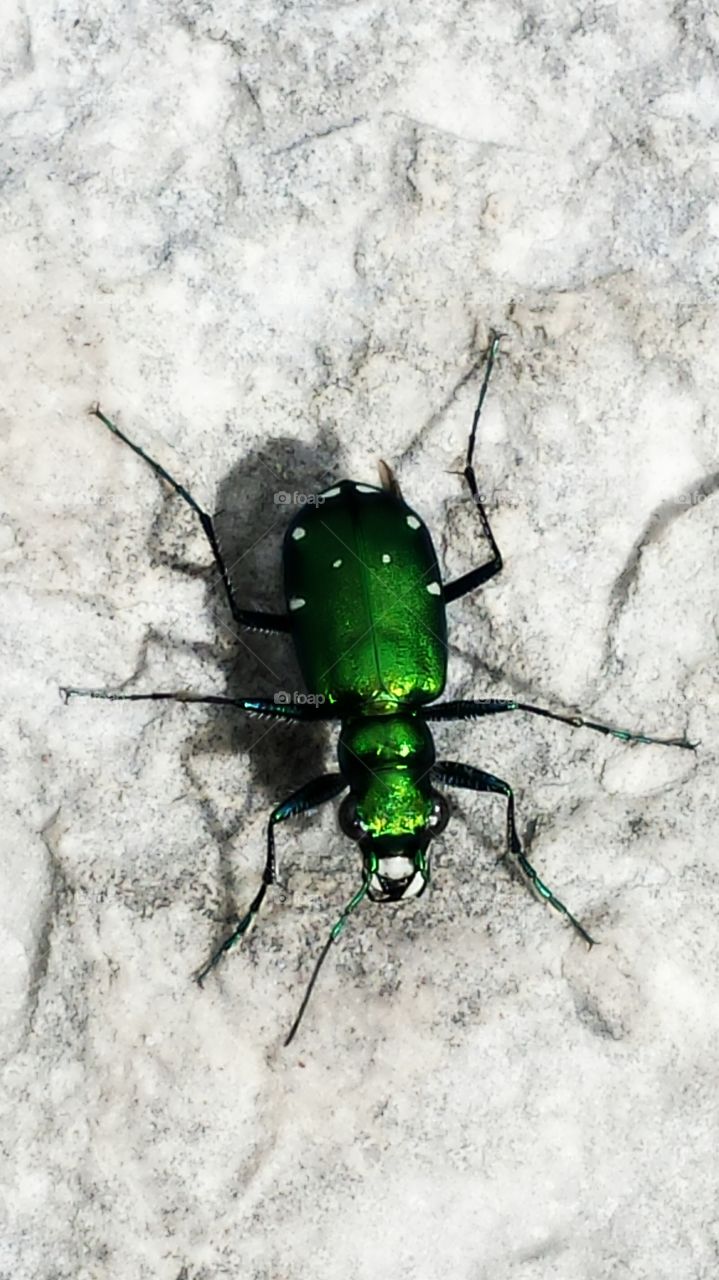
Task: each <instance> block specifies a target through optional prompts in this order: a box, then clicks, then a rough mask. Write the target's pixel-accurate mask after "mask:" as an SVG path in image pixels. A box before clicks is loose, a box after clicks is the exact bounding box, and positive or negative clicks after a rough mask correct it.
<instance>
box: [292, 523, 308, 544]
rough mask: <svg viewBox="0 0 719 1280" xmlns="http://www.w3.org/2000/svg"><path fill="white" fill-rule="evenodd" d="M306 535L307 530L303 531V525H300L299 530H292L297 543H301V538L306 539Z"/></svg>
mask: <svg viewBox="0 0 719 1280" xmlns="http://www.w3.org/2000/svg"><path fill="white" fill-rule="evenodd" d="M306 533H307V530H306V529H303V528H302V525H301V524H298V526H297V528H296V529H293V530H292V537H293V538H294V540H295V542H299V540H300V538H304V536H305V534H306Z"/></svg>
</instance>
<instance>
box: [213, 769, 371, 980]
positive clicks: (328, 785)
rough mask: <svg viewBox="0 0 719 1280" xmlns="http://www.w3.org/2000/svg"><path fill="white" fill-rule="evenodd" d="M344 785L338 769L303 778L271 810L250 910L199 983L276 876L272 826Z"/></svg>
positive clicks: (249, 922) (230, 944) (244, 927)
mask: <svg viewBox="0 0 719 1280" xmlns="http://www.w3.org/2000/svg"><path fill="white" fill-rule="evenodd" d="M346 787H347V782H346V780H345V779H344V778H343V776H342V774H341V773H324V774H322V775H321V777H319V778H313V779H312V780H311V781H310V782H306V783H305V784H304V786H303V787H300V789H299V791H293V793H292V795H291V796H288V797H287V799H286V800H283V801H282V803H281V804H278V805H277V806H276V808H274V809H273V810H272V812H271V814H270V817H269V821H268V823H267V856H266V858H265V867H264V871H263V872H262V883H261V884H260V887H259V889H258V891H257V893H256V894H255V897H254V898H253V900H252V902H251V903H250V907H249V910H248V911H247V912H246V913H245V915H244V916H243V917H242V919H241V920H239V921H238V923H237V927H236V928H235V929H233V931H232V933H231V934H230V935H229V937H227V938H225V941H224V942H223V943H222V945H221V946H219V947H218V948H217V950H216V951H215V952H214V953H213V955H212V956H211V957H210V959H209V960H208V962H207V964H206V965H204V967H203V968H202V969H200V971H199V973H197V974H196V975H195V978H196V981H197V982H199V984H200V986H202V982H203V979H204V978H206V977H207V975H208V973H209V972H210V971H211V970H212V969H214V967H215V965H216V964H217V963H218V962H219V961H220V960H221V959H222V956H223V955H224V954H225V952H226V951H229V950H230V947H233V946H234V945H235V943H236V942H238V941H239V939H240V938H241V937H242V936H243V935H244V934H245V933H247V931H248V929H250V928H251V926H252V925H253V923H254V920H255V917H256V915H257V913H258V911H259V909H260V907H261V906H262V903H263V900H264V897H265V894H266V892H267V888H268V886H269V885H271V884H274V883H275V880H276V870H277V868H276V860H275V837H274V828H275V825H276V824H277V823H278V822H284V821H285V819H286V818H294V817H296V816H297V814H300V813H306V812H307V810H308V809H314V808H316V807H317V805H320V804H325V803H326V801H327V800H333V799H334V798H335V796H338V795H339V794H340V792H342V791H344V790H345V789H346Z"/></svg>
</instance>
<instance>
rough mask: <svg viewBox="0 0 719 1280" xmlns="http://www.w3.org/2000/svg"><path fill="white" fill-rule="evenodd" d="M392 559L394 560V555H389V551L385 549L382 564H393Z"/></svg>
mask: <svg viewBox="0 0 719 1280" xmlns="http://www.w3.org/2000/svg"><path fill="white" fill-rule="evenodd" d="M391 561H392V557H391V556H388V555H387V552H386V551H385V553H384V555H383V556H382V564H391Z"/></svg>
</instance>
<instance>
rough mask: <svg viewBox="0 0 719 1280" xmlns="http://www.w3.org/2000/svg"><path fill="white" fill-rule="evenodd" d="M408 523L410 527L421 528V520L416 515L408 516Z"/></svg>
mask: <svg viewBox="0 0 719 1280" xmlns="http://www.w3.org/2000/svg"><path fill="white" fill-rule="evenodd" d="M407 524H408V525H409V527H410V529H419V520H418V519H417V517H416V516H407Z"/></svg>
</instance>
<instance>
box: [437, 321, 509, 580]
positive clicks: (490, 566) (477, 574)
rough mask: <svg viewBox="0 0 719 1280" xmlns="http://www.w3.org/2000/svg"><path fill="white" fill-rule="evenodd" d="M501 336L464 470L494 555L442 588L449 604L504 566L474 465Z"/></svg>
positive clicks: (495, 339)
mask: <svg viewBox="0 0 719 1280" xmlns="http://www.w3.org/2000/svg"><path fill="white" fill-rule="evenodd" d="M501 337H502V334H501V333H493V334H492V337H491V340H490V344H489V351H488V353H487V363H486V365H485V370H484V379H483V381H482V386H481V388H480V392H479V400H478V401H477V408H476V409H475V411H474V417H473V419H472V427H471V430H470V433H469V443H468V445H467V457H466V460H465V464H464V472H463V475H464V478H465V480H466V482H467V486H468V488H469V492H470V496H471V498H472V502H473V503H474V505H475V507H476V508H477V514H478V516H479V519H480V522H481V525H482V533H483V534H484V536H485V538H486V539H487V542H488V543H489V546H490V548H491V551H492V559H491V560H489V561H488V563H487V564H483V565H480V567H479V568H478V569H470V571H469V573H464V574H462V577H461V578H455V579H454V581H453V582H448V583H446V584H445V586H444V587H443V589H442V594H443V596H444V602H445V604H449V603H450V602H451V601H452V600H459V599H460V597H461V596H464V595H466V594H467V592H468V591H474V589H475V588H476V587H481V586H482V584H483V583H485V582H489V580H490V578H494V577H496V575H497V574H498V573H500V572H501V570H502V553H501V551H500V550H499V547H498V546H497V543H496V540H495V537H494V534H493V533H492V528H491V525H490V523H489V519H488V517H487V512H486V511H485V509H484V504H483V502H482V498H481V495H480V492H479V488H478V486H477V477H476V475H475V473H474V465H473V459H474V446H475V444H476V440H477V425H478V423H479V419H480V416H481V413H482V406H483V404H484V400H485V396H486V395H487V387H488V386H489V379H490V377H491V375H492V369H493V368H494V362H495V359H496V356H497V352H498V350H499V342H500V339H501Z"/></svg>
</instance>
